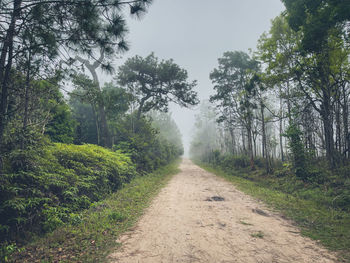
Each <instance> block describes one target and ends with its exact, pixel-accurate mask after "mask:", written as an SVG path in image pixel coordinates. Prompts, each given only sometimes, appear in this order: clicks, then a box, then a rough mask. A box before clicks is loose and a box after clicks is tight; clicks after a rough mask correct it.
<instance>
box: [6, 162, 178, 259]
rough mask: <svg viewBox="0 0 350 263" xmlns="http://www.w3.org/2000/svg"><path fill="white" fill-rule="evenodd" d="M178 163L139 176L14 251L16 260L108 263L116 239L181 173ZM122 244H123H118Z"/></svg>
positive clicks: (13, 257)
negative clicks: (70, 221) (75, 217)
mask: <svg viewBox="0 0 350 263" xmlns="http://www.w3.org/2000/svg"><path fill="white" fill-rule="evenodd" d="M177 167H178V162H174V163H172V164H170V165H168V166H165V167H163V168H160V169H158V170H157V171H155V172H153V173H151V174H148V175H145V176H142V177H141V176H140V177H136V178H135V179H133V180H132V181H131V182H130V183H128V184H126V185H124V187H123V188H122V189H120V190H119V191H117V192H116V193H114V194H112V195H111V196H110V197H109V198H107V199H105V200H103V201H101V202H97V203H94V204H93V206H91V208H90V209H88V210H86V211H84V212H82V213H81V214H79V216H77V220H76V223H75V224H70V225H67V226H64V227H60V228H58V229H56V230H55V231H54V232H52V233H51V234H48V235H46V236H45V237H42V238H38V239H37V240H35V241H34V242H32V243H31V244H29V245H27V246H25V247H24V248H22V251H21V252H18V253H15V254H14V255H13V256H12V258H11V259H10V262H11V260H12V261H15V262H41V263H44V262H105V261H106V256H107V255H108V254H109V253H110V252H111V251H112V250H113V249H115V248H116V247H117V246H118V243H117V242H116V240H117V239H118V237H119V236H120V235H121V234H122V233H123V232H125V231H127V230H128V229H130V227H132V226H133V225H134V224H135V222H137V220H138V218H139V217H140V216H141V215H142V213H143V211H144V210H145V208H147V207H148V206H149V204H150V202H151V200H152V199H153V198H154V197H155V196H156V195H157V194H158V193H159V191H160V189H161V188H162V187H164V186H165V184H166V183H167V182H168V181H169V180H170V178H171V177H172V175H174V174H175V173H177V172H178V168H177ZM119 245H120V244H119Z"/></svg>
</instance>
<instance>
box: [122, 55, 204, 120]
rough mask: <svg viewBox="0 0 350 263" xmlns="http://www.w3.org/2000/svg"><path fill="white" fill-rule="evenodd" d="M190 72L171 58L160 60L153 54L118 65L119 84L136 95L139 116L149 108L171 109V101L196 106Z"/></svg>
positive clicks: (136, 57)
mask: <svg viewBox="0 0 350 263" xmlns="http://www.w3.org/2000/svg"><path fill="white" fill-rule="evenodd" d="M187 79H188V73H187V71H186V70H184V69H182V68H180V66H178V65H177V64H175V63H174V61H173V60H172V59H170V60H162V61H160V62H159V61H158V58H157V57H155V55H154V54H153V53H152V54H150V55H149V56H147V57H145V58H143V57H140V56H135V57H132V58H129V59H128V60H127V61H126V62H125V64H124V65H122V66H121V67H119V73H118V76H117V81H118V84H120V85H121V86H122V87H124V88H126V89H127V90H128V92H129V93H130V94H132V95H133V97H134V99H135V101H136V102H137V104H138V118H140V116H141V114H142V113H146V112H149V111H150V110H159V111H164V112H167V111H168V107H169V102H174V103H177V104H179V105H181V106H184V107H189V106H191V105H197V104H198V102H199V100H198V98H197V93H196V92H195V91H194V90H193V89H194V87H196V85H197V83H196V81H192V82H188V80H187Z"/></svg>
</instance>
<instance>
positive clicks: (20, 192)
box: [0, 144, 136, 243]
mask: <svg viewBox="0 0 350 263" xmlns="http://www.w3.org/2000/svg"><path fill="white" fill-rule="evenodd" d="M7 162H8V163H9V164H10V165H9V167H8V169H7V171H6V173H5V174H4V175H3V176H2V177H1V179H0V183H1V184H0V190H1V191H0V233H1V238H0V243H1V242H4V241H6V240H16V239H18V237H20V236H25V235H26V234H25V233H29V232H34V233H37V234H39V233H42V232H50V231H52V230H54V229H55V228H57V227H58V226H60V225H62V224H64V223H77V222H79V217H78V216H77V215H76V214H75V212H77V211H80V210H82V209H85V208H88V207H89V206H90V205H91V204H92V203H93V202H96V201H98V200H101V199H102V198H104V197H106V196H107V195H108V194H110V193H112V192H114V191H116V190H117V189H119V188H121V187H122V185H123V184H124V183H127V182H129V181H130V180H131V178H132V177H134V176H135V175H136V168H135V166H134V165H133V164H132V162H131V160H130V158H129V157H128V156H126V155H125V154H122V153H120V152H112V151H110V150H107V149H105V148H102V147H99V146H95V145H80V146H78V145H66V144H53V145H49V146H45V147H40V148H38V149H31V150H17V151H13V152H12V153H11V155H10V156H9V158H8V160H7Z"/></svg>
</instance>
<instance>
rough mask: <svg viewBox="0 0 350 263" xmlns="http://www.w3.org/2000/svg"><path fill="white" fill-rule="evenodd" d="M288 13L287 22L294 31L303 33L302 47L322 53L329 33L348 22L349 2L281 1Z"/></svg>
mask: <svg viewBox="0 0 350 263" xmlns="http://www.w3.org/2000/svg"><path fill="white" fill-rule="evenodd" d="M282 2H283V3H284V4H285V6H286V8H287V11H288V22H289V25H290V26H291V28H293V29H294V30H295V31H302V32H303V47H304V48H305V49H306V50H307V51H316V52H322V49H323V48H324V46H325V45H327V39H328V36H329V32H330V31H331V30H332V28H334V27H345V26H346V23H345V22H347V21H349V20H350V2H349V1H343V0H298V1H295V0H282Z"/></svg>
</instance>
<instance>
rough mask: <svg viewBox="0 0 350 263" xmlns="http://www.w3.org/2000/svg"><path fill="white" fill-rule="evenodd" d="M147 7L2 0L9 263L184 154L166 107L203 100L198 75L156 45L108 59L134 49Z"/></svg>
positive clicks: (2, 228) (3, 202) (1, 146)
mask: <svg viewBox="0 0 350 263" xmlns="http://www.w3.org/2000/svg"><path fill="white" fill-rule="evenodd" d="M149 5H150V1H145V0H136V1H105V0H98V1H95V0H91V1H85V0H84V1H22V0H15V1H1V2H0V7H1V21H0V24H1V29H0V39H1V55H0V83H1V84H0V96H1V99H0V174H1V177H0V237H1V238H0V244H1V250H0V251H1V252H0V261H1V262H3V261H4V260H5V261H7V259H8V258H7V257H8V255H9V254H10V253H12V252H14V251H16V249H17V247H18V246H20V245H23V244H25V243H26V242H28V241H30V240H32V238H33V237H34V236H38V235H39V236H40V235H42V234H45V233H50V232H52V231H54V230H55V229H56V228H58V227H59V226H62V225H65V224H74V223H76V222H79V221H81V219H80V216H79V213H80V212H81V211H83V210H84V209H87V208H89V207H90V206H91V205H93V204H94V203H95V202H98V201H99V200H103V199H104V198H106V197H107V196H108V195H110V194H111V193H113V192H116V191H117V190H119V189H121V188H122V187H123V185H124V184H126V183H128V182H130V181H131V180H132V179H133V178H135V177H137V176H142V175H145V174H147V173H151V172H153V171H155V170H156V169H158V168H160V167H163V166H164V165H166V164H169V163H171V162H173V161H174V160H175V159H177V158H178V157H179V156H180V155H182V154H183V145H182V141H181V134H180V132H179V129H178V127H177V126H176V123H175V122H174V121H173V120H172V118H171V115H170V114H169V113H167V111H168V106H169V102H170V101H171V102H174V103H177V104H180V105H181V106H184V107H188V106H191V105H196V104H197V103H198V98H197V94H196V92H194V91H193V88H194V87H195V86H196V82H195V81H190V80H188V75H187V71H186V70H185V69H183V68H181V67H180V66H179V65H177V64H176V63H175V62H174V61H173V60H172V59H168V60H160V59H158V58H157V57H156V56H155V54H153V53H152V54H150V55H149V56H147V57H140V56H135V57H132V58H129V59H128V60H126V62H125V63H124V65H122V66H120V67H119V68H118V69H116V68H114V67H113V65H112V64H113V63H112V62H113V60H115V59H116V57H117V56H118V55H119V54H123V53H124V52H126V51H127V50H128V43H127V42H126V41H125V36H126V34H127V25H126V16H128V13H129V15H130V16H134V17H139V16H141V15H142V13H145V12H146V11H147V9H148V7H149ZM102 73H103V74H108V75H110V76H112V77H113V80H112V81H110V82H105V81H104V82H103V81H102V80H101V76H103V74H102Z"/></svg>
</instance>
